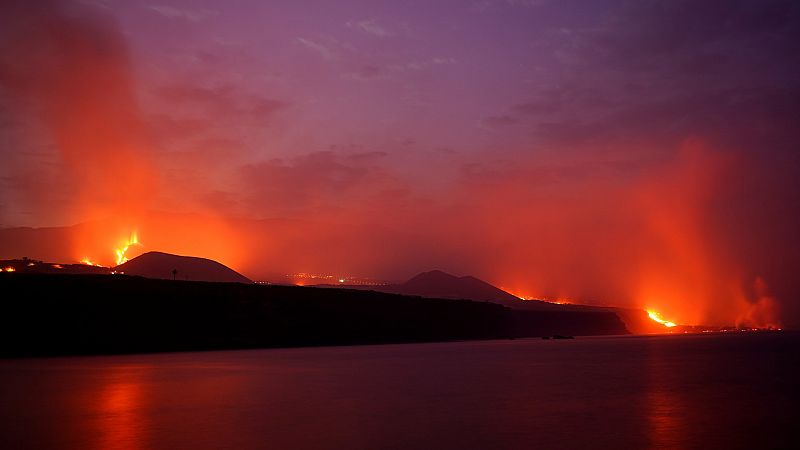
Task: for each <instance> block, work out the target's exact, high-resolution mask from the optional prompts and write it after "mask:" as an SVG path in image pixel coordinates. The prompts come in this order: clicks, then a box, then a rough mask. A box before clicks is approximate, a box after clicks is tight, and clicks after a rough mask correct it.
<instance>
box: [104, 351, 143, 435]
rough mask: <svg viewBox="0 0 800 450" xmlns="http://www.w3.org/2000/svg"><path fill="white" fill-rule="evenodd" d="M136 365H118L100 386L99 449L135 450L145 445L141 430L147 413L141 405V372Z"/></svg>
mask: <svg viewBox="0 0 800 450" xmlns="http://www.w3.org/2000/svg"><path fill="white" fill-rule="evenodd" d="M141 369H142V368H141V367H138V366H127V365H124V366H117V367H114V368H113V369H111V371H112V373H111V374H109V375H108V377H107V379H109V380H110V381H109V383H107V384H105V385H102V386H100V391H99V398H98V403H97V407H98V409H99V411H98V413H99V423H98V424H97V425H98V430H97V431H98V434H99V435H100V436H99V438H100V439H99V442H98V448H103V449H116V450H137V449H142V448H146V446H145V445H144V442H143V433H144V430H146V427H147V425H146V414H145V411H144V408H143V403H144V401H143V400H144V399H143V383H142V380H141V378H142V371H141Z"/></svg>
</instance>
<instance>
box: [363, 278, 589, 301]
mask: <svg viewBox="0 0 800 450" xmlns="http://www.w3.org/2000/svg"><path fill="white" fill-rule="evenodd" d="M374 289H376V290H381V291H386V292H395V293H398V294H403V295H419V296H421V297H436V298H453V299H464V300H475V301H483V302H492V303H498V304H501V305H503V306H508V307H509V308H514V309H526V310H535V311H566V310H576V309H584V308H590V307H582V306H579V305H557V304H554V303H548V302H543V301H540V300H522V299H520V298H519V297H517V296H515V295H512V294H509V293H508V292H506V291H504V290H502V289H500V288H498V287H495V286H493V285H491V284H489V283H487V282H485V281H483V280H481V279H478V278H475V277H472V276H464V277H457V276H455V275H451V274H449V273H447V272H443V271H441V270H431V271H430V272H422V273H420V274H418V275H416V276H414V277H413V278H411V279H410V280H408V281H406V282H405V283H400V284H395V285H389V286H386V287H376V288H374ZM576 306H578V307H577V308H576Z"/></svg>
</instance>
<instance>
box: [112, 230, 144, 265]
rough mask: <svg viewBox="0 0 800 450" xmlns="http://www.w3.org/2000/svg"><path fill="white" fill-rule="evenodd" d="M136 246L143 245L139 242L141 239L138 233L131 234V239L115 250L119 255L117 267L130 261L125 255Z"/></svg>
mask: <svg viewBox="0 0 800 450" xmlns="http://www.w3.org/2000/svg"><path fill="white" fill-rule="evenodd" d="M134 245H142V244H141V243H140V242H139V237H138V236H137V235H136V231H134V232H132V233H131V237H130V238H128V240H127V241H125V244H123V245H122V246H121V247H120V248H118V249H116V250H115V252H116V254H117V265H120V264H124V263H126V262H127V261H128V257H127V256H125V253H126V252H127V251H128V249H129V248H131V247H132V246H134Z"/></svg>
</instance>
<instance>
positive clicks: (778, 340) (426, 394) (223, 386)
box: [0, 332, 800, 450]
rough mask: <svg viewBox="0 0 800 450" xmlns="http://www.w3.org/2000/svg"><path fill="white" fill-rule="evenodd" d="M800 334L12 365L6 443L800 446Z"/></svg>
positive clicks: (2, 378)
mask: <svg viewBox="0 0 800 450" xmlns="http://www.w3.org/2000/svg"><path fill="white" fill-rule="evenodd" d="M798 358H800V335H798V334H795V333H786V332H784V333H756V334H748V335H713V336H712V335H700V336H667V337H613V338H585V339H576V340H574V341H542V340H515V341H479V342H458V343H441V344H408V345H384V346H363V347H332V348H304V349H279V350H249V351H224V352H201V353H173V354H158V355H135V356H111V357H105V356H104V357H73V358H48V359H27V360H7V361H0V401H1V402H2V403H1V404H0V448H4V449H25V448H53V449H60V448H70V449H131V450H133V449H152V448H156V449H180V448H189V449H221V448H230V449H247V448H276V449H283V448H285V449H293V448H297V449H304V448H339V449H379V448H420V449H423V448H437V449H467V448H521V449H522V448H526V449H527V448H541V449H547V448H608V449H620V448H726V449H728V448H749V449H753V448H800V422H798V418H800V414H798V406H800V405H799V404H798V389H797V383H798V380H800V364H798V363H799V362H800V361H799V359H798Z"/></svg>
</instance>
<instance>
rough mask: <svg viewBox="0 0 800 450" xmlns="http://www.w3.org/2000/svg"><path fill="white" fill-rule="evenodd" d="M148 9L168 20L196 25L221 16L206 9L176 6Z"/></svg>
mask: <svg viewBox="0 0 800 450" xmlns="http://www.w3.org/2000/svg"><path fill="white" fill-rule="evenodd" d="M147 8H148V9H149V10H150V11H153V12H155V13H157V14H159V15H161V16H163V17H166V18H168V19H182V20H187V21H189V22H195V23H199V22H203V21H206V20H208V19H209V18H211V17H214V16H217V15H219V12H217V11H213V10H210V9H204V8H200V9H189V8H176V7H174V6H168V5H150V6H148V7H147Z"/></svg>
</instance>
